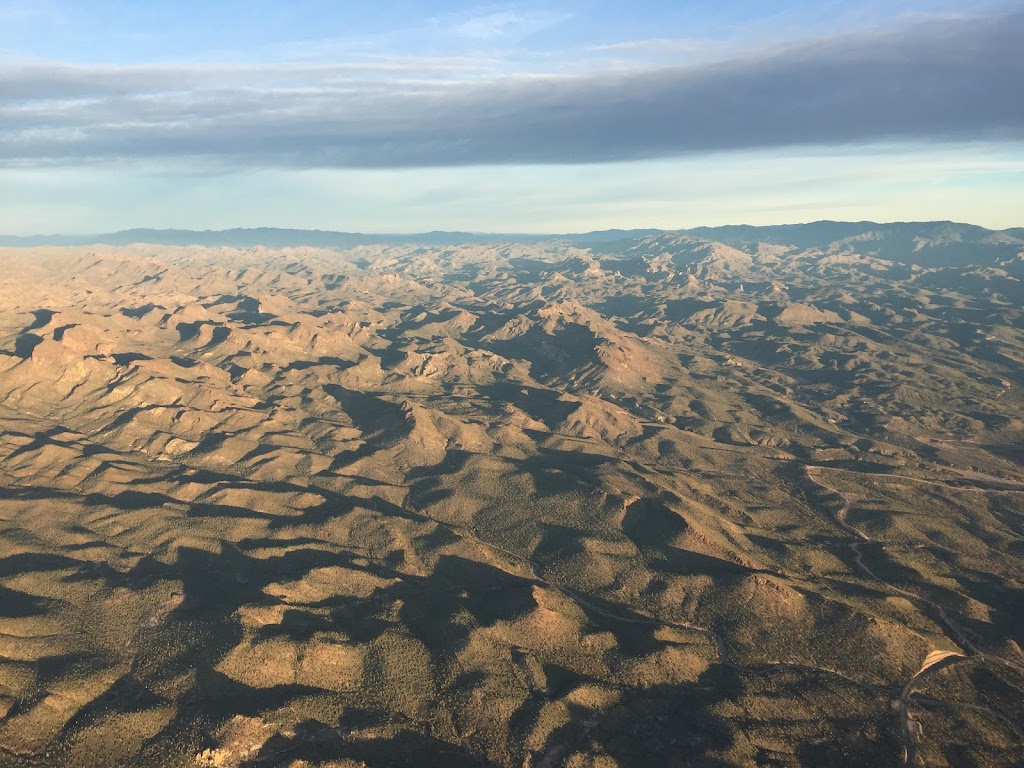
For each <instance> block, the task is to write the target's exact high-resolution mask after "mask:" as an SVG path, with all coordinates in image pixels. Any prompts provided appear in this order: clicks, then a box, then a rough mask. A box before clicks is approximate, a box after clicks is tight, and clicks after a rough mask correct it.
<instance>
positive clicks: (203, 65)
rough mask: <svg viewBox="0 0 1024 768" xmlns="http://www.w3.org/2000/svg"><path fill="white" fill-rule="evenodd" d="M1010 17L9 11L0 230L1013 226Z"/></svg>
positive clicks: (1020, 136) (980, 10)
mask: <svg viewBox="0 0 1024 768" xmlns="http://www.w3.org/2000/svg"><path fill="white" fill-rule="evenodd" d="M1022 36H1024V13H1022V12H1021V9H1020V6H1019V4H1008V3H1005V2H1002V3H1001V2H966V1H964V0H961V1H960V2H954V1H952V0H902V1H901V0H889V2H876V1H875V0H864V1H862V2H840V1H834V2H777V3H764V2H729V1H728V0H719V1H718V2H705V1H704V0H701V1H700V2H678V1H677V2H633V3H628V4H627V3H622V2H598V1H597V0H592V1H589V2H588V1H586V0H578V1H576V2H555V3H546V4H543V5H541V4H528V3H490V4H482V3H475V2H433V3H429V2H418V3H411V2H392V3H381V4H379V5H378V7H372V6H370V5H369V4H363V3H338V2H328V0H292V1H291V2H268V1H267V0H252V1H250V2H245V3H242V2H205V3H201V2H173V3H172V2H163V1H162V0H156V1H155V2H148V3H137V2H126V1H125V2H88V3H86V2H71V1H70V0H0V232H3V233H8V234H31V233H54V232H99V231H108V230H113V229H120V228H128V227H136V226H152V227H186V228H225V227H233V226H294V227H316V228H322V229H340V230H349V231H378V232H403V231H405V232H408V231H420V230H430V229H460V230H476V231H531V232H536V231H580V230H587V229H603V228H608V227H647V226H658V227H665V228H674V227H685V226H696V225H702V224H722V223H783V222H794V221H809V220H814V219H819V218H834V219H864V218H870V219H875V220H886V221H891V220H911V219H955V220H961V221H971V222H974V223H979V224H983V225H987V226H991V227H996V228H1002V227H1009V226H1021V225H1024V99H1021V98H1019V93H1018V96H1017V97H1016V98H1015V97H1014V91H1015V90H1016V91H1018V92H1019V89H1020V85H1021V83H1022V82H1024V52H1022V50H1021V48H1022V46H1021V45H1020V43H1019V41H1020V40H1021V39H1022Z"/></svg>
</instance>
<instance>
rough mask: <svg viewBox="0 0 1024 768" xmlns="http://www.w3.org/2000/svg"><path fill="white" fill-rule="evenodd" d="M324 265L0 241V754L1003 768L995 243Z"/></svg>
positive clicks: (720, 248) (1020, 503)
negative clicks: (17, 244)
mask: <svg viewBox="0 0 1024 768" xmlns="http://www.w3.org/2000/svg"><path fill="white" fill-rule="evenodd" d="M137 234H139V233H138V232H136V233H134V234H131V233H130V234H129V235H124V236H123V239H122V240H120V241H119V242H125V243H127V242H131V241H132V240H133V239H135V235H137ZM143 234H145V233H143ZM172 235H173V236H172ZM344 237H353V238H357V239H355V240H344V239H338V238H343V236H342V235H339V234H338V233H313V234H307V235H300V234H295V233H289V232H287V231H269V230H268V231H262V230H257V231H248V232H244V233H238V232H235V233H203V236H202V237H199V238H195V237H193V235H192V234H190V233H172V234H168V235H166V236H163V237H161V238H157V239H158V240H159V243H158V244H151V245H147V244H135V245H123V246H118V245H98V244H95V245H88V246H74V247H58V246H40V247H35V248H7V249H3V250H0V264H2V266H3V274H2V275H0V308H2V311H0V766H4V768H7V766H10V767H11V768H37V767H40V768H41V767H42V766H133V767H135V766H178V765H181V766H187V765H191V766H197V765H198V766H217V767H218V768H236V767H241V766H291V767H292V768H299V767H300V766H359V765H368V766H388V765H420V766H461V765H466V766H478V765H495V766H533V767H535V768H539V767H541V766H549V767H554V766H573V767H575V766H652V765H680V766H691V765H692V766H750V765H764V766H803V767H805V768H820V767H824V766H865V765H870V766H905V765H906V766H913V765H918V766H928V767H929V768H934V767H935V766H957V767H959V766H965V765H974V766H993V767H994V766H1006V767H1009V766H1016V765H1020V764H1021V763H1022V762H1024V707H1022V705H1021V701H1022V700H1024V652H1022V650H1021V648H1022V647H1024V622H1022V621H1021V617H1022V616H1024V448H1022V445H1024V399H1022V391H1021V386H1020V382H1024V310H1022V308H1021V307H1022V301H1024V292H1022V288H1021V286H1022V284H1024V283H1022V281H1024V238H1022V237H1021V233H1020V232H1019V231H1015V232H1014V231H1007V232H1002V233H997V232H990V231H988V230H982V229H980V228H976V227H968V226H965V225H956V224H949V223H935V224H894V225H877V224H871V223H863V224H843V223H835V222H819V223H817V224H812V225H803V226H797V227H772V228H747V227H744V228H741V227H732V228H717V229H706V230H691V231H689V232H647V231H645V232H637V233H626V232H614V231H613V232H609V233H592V234H591V235H589V236H565V237H560V238H553V239H552V238H546V239H545V238H540V237H537V238H517V237H515V236H509V237H502V238H491V239H488V238H487V237H485V236H475V235H466V236H462V235H446V234H443V233H439V234H436V235H432V236H424V237H421V238H420V239H419V241H418V242H404V241H403V239H402V238H397V237H396V238H395V239H394V240H392V241H388V240H382V239H381V238H376V239H374V236H354V235H353V236H344ZM168 238H170V241H171V242H177V243H180V244H178V245H167V244H165V243H167V242H169V240H168ZM211 238H213V239H211ZM218 238H219V239H218ZM239 238H241V239H239ZM304 238H305V239H304ZM308 238H313V240H309V239H308ZM358 238H365V239H358ZM193 239H198V240H199V241H200V242H201V243H203V244H201V245H195V244H190V243H191V240H193ZM967 745H969V746H967Z"/></svg>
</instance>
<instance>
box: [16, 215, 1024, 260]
mask: <svg viewBox="0 0 1024 768" xmlns="http://www.w3.org/2000/svg"><path fill="white" fill-rule="evenodd" d="M665 234H672V235H686V236H691V237H696V238H700V239H702V240H712V241H716V242H721V243H724V244H727V245H731V246H733V247H735V248H739V249H742V250H751V249H753V248H754V247H755V246H756V245H757V244H758V243H768V244H774V245H784V246H792V247H794V248H797V249H799V250H806V249H813V248H820V249H822V250H831V251H834V250H842V249H844V248H847V247H850V248H854V247H855V248H856V250H858V251H860V252H870V253H872V254H873V255H876V256H878V257H880V258H885V259H892V260H896V261H903V262H907V263H919V264H922V265H926V266H950V265H963V264H978V263H989V262H991V261H992V258H993V257H996V256H998V257H1000V258H1005V257H1007V256H1011V257H1012V256H1014V255H1016V254H1017V253H1019V252H1020V251H1021V250H1024V228H1022V227H1017V228H1014V229H1005V230H991V229H985V228H984V227H979V226H975V225H971V224H959V223H955V222H950V221H934V222H899V223H891V224H879V223H876V222H872V221H857V222H844V221H816V222H811V223H808V224H783V225H777V226H764V227H756V226H748V225H730V226H721V227H695V228H692V229H681V230H658V229H606V230H600V231H594V232H584V233H576V234H508V233H476V232H423V233H414V234H364V233H358V232H331V231H324V230H308V229H278V228H273V227H260V228H255V229H225V230H203V231H194V230H185V229H127V230H122V231H120V232H112V233H107V234H101V235H37V236H32V237H14V236H0V246H13V247H27V246H40V245H51V246H61V245H130V244H133V243H147V244H152V245H171V246H175V245H176V246H186V245H199V246H207V247H232V248H255V247H260V246H262V247H266V248H297V247H314V248H332V249H348V248H355V247H357V246H361V245H403V244H417V245H424V246H429V247H438V246H442V247H443V246H457V245H471V244H481V243H502V242H504V243H539V242H550V241H564V242H566V243H567V244H569V245H575V246H579V247H589V248H595V249H598V250H607V249H609V248H612V249H615V248H617V247H618V245H619V244H621V243H623V242H627V241H637V240H642V239H644V238H649V237H652V236H659V235H665ZM922 251H927V257H926V258H918V257H915V256H914V254H920V253H921V252H922Z"/></svg>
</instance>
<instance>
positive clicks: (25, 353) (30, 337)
mask: <svg viewBox="0 0 1024 768" xmlns="http://www.w3.org/2000/svg"><path fill="white" fill-rule="evenodd" d="M42 343H43V337H42V336H37V335H36V334H34V333H23V334H21V335H20V336H18V337H17V338H16V339H15V340H14V354H15V355H17V356H18V357H20V358H21V359H23V360H28V359H29V358H30V357H32V350H34V349H35V348H36V347H38V346H39V345H40V344H42Z"/></svg>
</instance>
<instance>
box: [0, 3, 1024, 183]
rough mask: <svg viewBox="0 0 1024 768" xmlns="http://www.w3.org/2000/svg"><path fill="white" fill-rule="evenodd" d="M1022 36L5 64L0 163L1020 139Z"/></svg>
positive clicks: (500, 24)
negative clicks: (709, 52) (569, 55)
mask: <svg viewBox="0 0 1024 768" xmlns="http://www.w3.org/2000/svg"><path fill="white" fill-rule="evenodd" d="M497 15H498V16H500V14H497ZM464 23H468V24H471V25H472V24H473V23H474V22H473V20H472V19H467V20H465V21H464ZM475 23H476V24H477V25H478V27H477V28H476V32H475V34H478V35H482V36H484V37H486V35H488V34H491V33H492V32H488V31H487V30H488V29H491V30H493V33H494V34H501V33H502V32H501V30H503V29H511V28H512V26H514V23H513V22H512V21H510V20H507V19H503V18H491V19H490V21H488V20H487V17H478V18H477V19H476V22H475ZM516 23H517V22H516ZM488 24H490V25H491V26H490V27H488ZM473 29H474V27H472V26H471V27H470V30H471V31H472V30H473ZM1021 40H1024V13H1009V14H1003V15H1001V16H984V17H961V18H948V19H941V20H930V21H923V22H920V23H916V24H912V25H905V26H901V27H898V28H894V29H888V30H885V29H875V30H871V31H866V32H861V33H857V34H847V35H841V36H832V37H825V38H820V39H815V40H809V41H808V40H805V41H802V42H800V43H799V44H793V45H790V46H788V47H773V48H769V49H765V50H761V51H755V52H751V53H749V54H746V55H743V56H733V57H731V58H728V59H725V60H720V61H715V62H708V63H703V64H699V65H691V66H673V67H668V66H665V67H657V68H651V67H647V68H638V69H629V70H623V69H621V68H616V69H615V70H613V71H601V72H595V73H591V74H579V75H545V74H543V73H536V74H517V75H501V76H487V77H480V76H476V77H462V76H460V73H459V72H457V71H452V70H451V69H446V68H445V66H444V65H437V66H434V67H431V66H430V65H429V62H426V61H425V62H422V63H417V62H416V61H411V62H410V61H408V60H407V61H405V62H399V63H397V64H394V63H388V62H377V63H376V64H375V65H372V66H368V65H366V64H350V65H316V66H285V65H253V66H235V67H200V66H195V67H188V66H145V67H142V66H124V67H109V66H108V67H93V66H76V65H56V64H54V65H35V66H22V67H6V68H3V69H0V163H3V164H5V165H8V166H12V165H19V166H26V165H28V166H32V165H52V164H76V163H89V162H94V161H106V160H114V159H116V160H144V161H166V160H169V159H182V158H186V159H187V158H202V159H203V160H204V161H206V162H210V161H213V162H217V163H223V164H225V165H227V166H238V167H274V166H277V167H294V168H315V167H324V168H332V167H334V168H344V167H350V168H386V167H422V166H458V165H478V164H522V163H557V164H562V163H590V162H608V161H621V160H630V159H639V158H655V157H668V156H679V155H685V154H692V153H700V152H709V151H715V150H730V149H746V148H759V147H775V146H787V145H834V144H850V143H862V142H872V141H878V140H893V139H895V140H900V139H908V140H919V139H938V140H946V139H954V140H960V139H975V138H992V137H995V138H1004V139H1005V138H1009V139H1021V138H1024V99H1020V98H1019V97H1018V96H1017V95H1016V94H1015V93H1014V92H1013V89H1014V84H1017V83H1021V82H1024V46H1022V45H1021V43H1020V41H1021ZM435 63H436V62H435Z"/></svg>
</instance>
